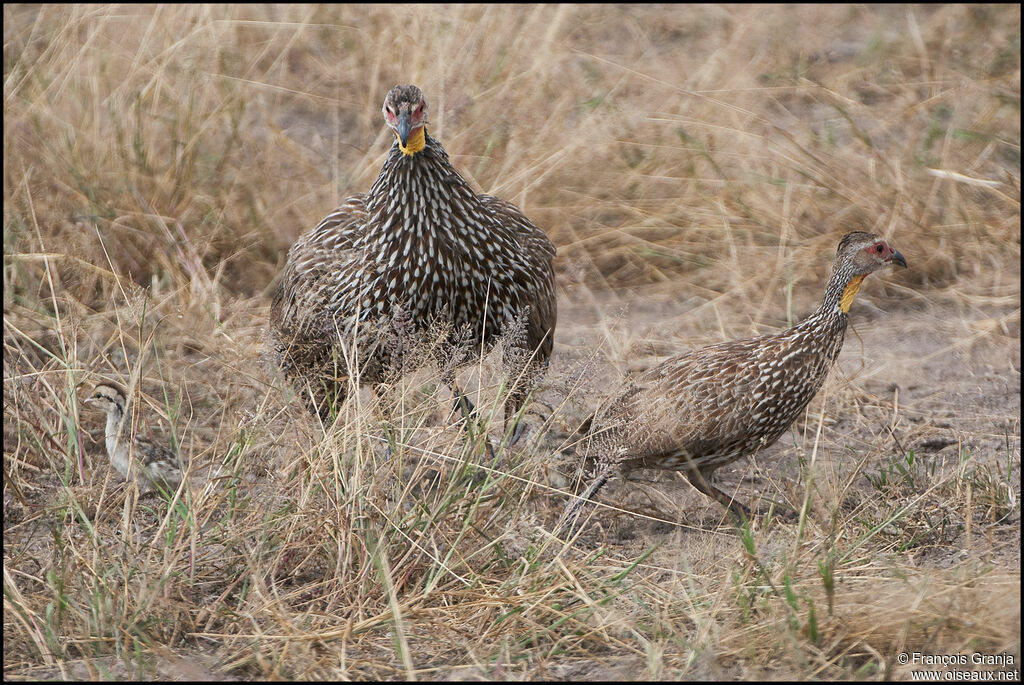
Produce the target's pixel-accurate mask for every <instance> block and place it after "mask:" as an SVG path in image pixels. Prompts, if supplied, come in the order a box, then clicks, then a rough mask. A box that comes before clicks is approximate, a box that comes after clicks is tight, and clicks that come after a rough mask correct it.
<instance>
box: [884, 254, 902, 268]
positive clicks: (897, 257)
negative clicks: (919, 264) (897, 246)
mask: <svg viewBox="0 0 1024 685" xmlns="http://www.w3.org/2000/svg"><path fill="white" fill-rule="evenodd" d="M885 261H887V262H888V263H890V264H899V265H900V266H902V267H903V268H904V269H906V268H907V260H906V259H904V258H903V255H901V254H900V253H899V250H893V251H892V254H891V255H889V259H887V260H885Z"/></svg>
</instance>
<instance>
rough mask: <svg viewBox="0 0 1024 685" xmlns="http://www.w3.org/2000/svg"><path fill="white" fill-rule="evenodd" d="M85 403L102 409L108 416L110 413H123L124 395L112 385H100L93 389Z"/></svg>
mask: <svg viewBox="0 0 1024 685" xmlns="http://www.w3.org/2000/svg"><path fill="white" fill-rule="evenodd" d="M86 402H87V403H88V404H92V405H94V406H96V407H98V408H99V409H102V410H103V411H105V412H106V413H108V414H110V413H112V412H121V413H124V405H125V394H124V391H123V390H121V388H119V387H118V386H116V385H114V384H112V383H101V384H100V385H97V386H96V387H95V388H94V389H93V391H92V395H91V396H89V398H88V399H87V400H86Z"/></svg>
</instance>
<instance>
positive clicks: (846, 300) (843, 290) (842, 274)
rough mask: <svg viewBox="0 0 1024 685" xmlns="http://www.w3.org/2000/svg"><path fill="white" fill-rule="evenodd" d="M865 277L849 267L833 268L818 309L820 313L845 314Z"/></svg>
mask: <svg viewBox="0 0 1024 685" xmlns="http://www.w3.org/2000/svg"><path fill="white" fill-rule="evenodd" d="M865 277H866V274H855V273H853V271H852V269H849V268H842V267H837V268H834V269H833V271H832V275H831V277H830V278H829V280H828V285H827V286H826V287H825V298H824V299H823V300H822V302H821V307H819V308H818V311H819V312H820V313H822V314H830V315H833V316H835V315H842V316H845V315H846V314H847V313H848V312H849V311H850V306H851V305H852V304H853V300H854V298H855V297H856V296H857V293H858V292H859V291H860V286H861V284H862V283H863V282H864V278H865Z"/></svg>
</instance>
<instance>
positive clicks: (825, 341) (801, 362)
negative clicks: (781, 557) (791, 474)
mask: <svg viewBox="0 0 1024 685" xmlns="http://www.w3.org/2000/svg"><path fill="white" fill-rule="evenodd" d="M889 264H899V265H900V266H902V267H906V266H907V262H906V260H905V259H904V258H903V255H901V254H900V253H899V252H897V251H895V250H893V249H892V248H891V247H889V245H888V244H887V243H886V242H885V241H884V240H881V239H879V238H878V236H876V235H872V234H870V233H863V232H854V233H849V234H847V235H845V236H844V237H843V239H842V240H841V241H840V242H839V250H838V254H837V255H836V259H835V263H834V264H833V266H832V275H831V277H830V278H829V281H828V286H827V287H826V288H825V299H824V301H823V302H822V303H821V306H820V307H818V309H817V311H815V312H814V313H813V314H811V315H810V316H808V317H807V318H806V319H804V320H803V321H801V322H800V323H798V324H797V325H795V326H793V327H792V328H790V329H789V330H786V331H783V332H781V333H778V334H775V335H765V336H761V337H758V338H750V339H747V340H737V341H733V342H724V343H719V344H717V345H710V346H708V347H705V348H703V349H699V350H696V351H693V352H689V353H686V354H682V355H679V356H676V357H672V358H670V359H667V360H665V361H664V362H662V363H661V364H658V365H657V366H655V367H653V368H651V369H649V370H647V371H645V372H644V373H642V374H640V375H639V376H637V377H636V378H635V379H633V380H632V381H630V382H628V383H627V384H626V385H625V387H624V388H623V389H622V390H621V391H620V392H618V393H617V394H616V395H615V396H614V397H613V399H611V400H610V401H609V402H607V403H606V404H604V406H602V407H601V408H600V409H599V410H598V411H597V412H596V413H595V414H594V416H593V418H592V420H591V422H590V428H589V433H588V435H587V437H586V438H585V439H584V441H583V443H582V444H581V447H580V450H579V451H580V452H582V453H584V455H585V456H586V455H591V456H596V459H597V472H596V477H595V479H594V481H593V482H592V483H591V485H590V486H589V487H588V488H587V489H586V490H585V491H584V493H583V495H582V496H581V497H580V498H579V499H577V500H575V501H574V502H573V503H571V504H570V506H569V507H568V508H567V510H566V513H565V516H564V517H563V521H566V522H569V521H571V520H572V517H573V516H574V515H576V513H577V512H578V511H579V509H580V507H582V505H583V504H584V503H585V502H586V501H587V500H589V499H590V498H591V497H593V496H594V494H595V493H597V491H598V490H599V489H600V488H601V486H602V485H604V483H605V482H607V481H608V479H609V478H610V477H611V476H612V475H614V473H615V472H616V471H628V470H631V469H635V468H659V469H673V470H678V471H682V473H683V474H684V475H685V476H686V478H687V480H689V481H690V483H691V484H692V485H693V486H694V487H695V488H697V489H698V490H700V491H701V492H703V493H704V494H706V495H708V496H710V497H714V498H715V499H717V500H718V501H719V502H721V503H722V504H724V505H725V506H727V507H729V509H731V510H732V511H733V512H734V513H735V514H737V515H738V516H739V517H741V518H742V517H749V515H750V512H749V510H748V509H747V508H746V507H745V506H743V505H742V504H740V503H739V502H736V501H734V500H733V499H732V498H731V497H729V495H727V494H725V493H724V492H722V491H721V490H719V489H718V488H716V487H714V486H713V485H711V474H712V473H714V471H715V469H717V468H719V467H720V466H724V465H725V464H728V463H730V462H733V461H736V460H737V459H740V458H741V457H745V456H747V455H750V454H753V453H755V452H757V451H758V450H761V449H763V448H765V447H768V446H769V445H771V444H772V443H774V442H775V441H776V440H777V439H778V438H779V436H781V435H782V434H783V433H784V432H786V430H787V429H788V428H789V426H790V425H791V424H792V423H793V421H794V420H796V418H797V417H798V416H799V415H800V414H801V412H803V410H804V408H805V407H806V406H807V404H808V403H809V402H810V401H811V399H812V398H813V397H814V395H815V394H816V393H817V392H818V390H819V388H821V386H822V384H823V383H824V382H825V378H826V376H827V375H828V372H829V369H830V368H831V367H832V364H833V363H834V362H835V360H836V358H837V357H838V356H839V351H840V349H842V346H843V336H844V335H845V333H846V322H847V312H848V311H849V309H850V305H851V304H852V302H853V298H854V296H855V295H856V294H857V291H858V290H859V289H860V286H861V282H862V281H863V280H864V278H865V277H866V276H867V275H868V274H870V273H872V272H874V271H877V270H879V269H881V268H883V267H885V266H887V265H889Z"/></svg>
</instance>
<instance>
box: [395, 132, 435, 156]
mask: <svg viewBox="0 0 1024 685" xmlns="http://www.w3.org/2000/svg"><path fill="white" fill-rule="evenodd" d="M395 137H396V138H397V137H398V136H397V134H396V135H395ZM426 146H427V134H426V127H425V126H420V127H419V128H418V129H416V130H415V131H413V133H412V135H411V136H409V144H408V145H402V139H401V138H399V139H398V149H399V150H401V151H402V154H405V155H409V156H410V157H412V156H413V155H415V154H416V153H417V152H419V151H420V150H422V149H423V148H425V147H426Z"/></svg>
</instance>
